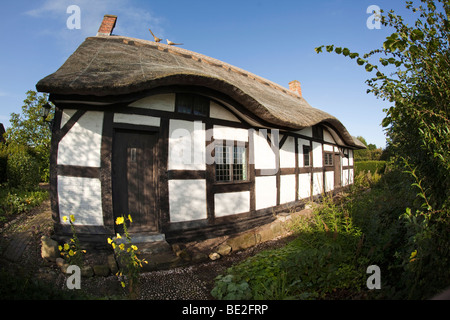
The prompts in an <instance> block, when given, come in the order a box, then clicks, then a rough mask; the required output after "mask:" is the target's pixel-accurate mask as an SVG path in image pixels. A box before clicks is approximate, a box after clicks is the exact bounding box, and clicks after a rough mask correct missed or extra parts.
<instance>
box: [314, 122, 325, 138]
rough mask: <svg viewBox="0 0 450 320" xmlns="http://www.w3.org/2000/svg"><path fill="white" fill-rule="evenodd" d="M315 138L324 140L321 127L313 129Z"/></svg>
mask: <svg viewBox="0 0 450 320" xmlns="http://www.w3.org/2000/svg"><path fill="white" fill-rule="evenodd" d="M312 133H313V138H316V139H320V140H323V128H322V127H321V126H320V125H317V126H313V127H312Z"/></svg>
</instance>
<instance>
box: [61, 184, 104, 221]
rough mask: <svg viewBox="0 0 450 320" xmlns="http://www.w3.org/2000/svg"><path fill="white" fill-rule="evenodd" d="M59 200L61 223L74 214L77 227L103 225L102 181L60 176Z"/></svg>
mask: <svg viewBox="0 0 450 320" xmlns="http://www.w3.org/2000/svg"><path fill="white" fill-rule="evenodd" d="M58 198H59V214H60V217H61V223H67V224H69V221H67V222H64V221H63V220H62V217H63V216H67V217H69V216H70V215H71V214H73V215H74V216H75V224H76V225H86V226H102V225H103V210H102V193H101V183H100V179H92V178H80V177H66V176H58Z"/></svg>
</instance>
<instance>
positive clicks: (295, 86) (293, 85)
mask: <svg viewBox="0 0 450 320" xmlns="http://www.w3.org/2000/svg"><path fill="white" fill-rule="evenodd" d="M289 90H291V91H293V92H295V93H297V94H298V95H299V96H300V97H301V96H302V87H301V86H300V81H298V80H293V81H291V82H289Z"/></svg>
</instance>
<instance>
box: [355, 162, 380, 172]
mask: <svg viewBox="0 0 450 320" xmlns="http://www.w3.org/2000/svg"><path fill="white" fill-rule="evenodd" d="M385 169H386V161H374V160H372V161H355V174H356V175H358V174H359V173H360V172H369V171H370V172H371V173H375V172H378V173H383V172H384V170H385Z"/></svg>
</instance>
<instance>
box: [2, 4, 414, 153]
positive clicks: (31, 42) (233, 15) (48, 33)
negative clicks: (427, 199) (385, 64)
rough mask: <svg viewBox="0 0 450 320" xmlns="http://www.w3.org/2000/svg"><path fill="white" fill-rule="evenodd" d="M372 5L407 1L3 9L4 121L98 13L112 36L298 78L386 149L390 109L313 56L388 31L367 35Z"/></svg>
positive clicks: (353, 77)
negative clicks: (77, 21)
mask: <svg viewBox="0 0 450 320" xmlns="http://www.w3.org/2000/svg"><path fill="white" fill-rule="evenodd" d="M70 5H77V6H79V8H80V10H81V16H80V17H81V28H80V29H68V28H67V24H66V22H67V19H68V18H69V17H70V13H67V8H68V7H69V6H70ZM370 5H378V6H379V7H380V8H382V9H383V10H385V11H388V10H390V9H394V10H395V11H396V12H397V13H399V14H401V15H404V16H407V15H411V13H410V11H407V10H406V9H405V8H404V6H405V5H404V1H399V0H397V1H386V0H382V1H381V0H370V1H366V0H358V1H356V0H354V1H350V0H325V1H300V0H296V1H291V0H279V1H268V0H245V1H244V0H241V1H235V0H228V1H211V0H209V1H206V0H200V1H199V0H192V1H185V0H180V1H179V0H171V1H167V0H152V1H143V0H17V1H8V2H5V1H3V2H2V4H1V6H0V15H1V19H0V30H2V40H1V42H2V46H1V49H0V61H1V63H0V122H1V123H3V124H4V125H5V127H6V128H7V127H8V126H9V119H10V114H11V113H12V112H15V113H20V112H21V106H22V105H23V100H24V99H25V97H26V94H25V93H26V91H28V90H35V85H36V83H37V82H38V81H39V80H40V79H41V78H43V77H45V76H47V75H48V74H50V73H53V72H54V71H56V70H57V69H58V68H59V67H60V66H61V65H62V64H63V63H64V61H65V60H66V59H67V58H68V57H69V56H70V54H71V53H72V52H73V51H75V49H76V48H77V47H78V46H79V45H80V44H81V43H82V42H83V40H84V39H85V38H86V37H89V36H95V35H96V33H97V30H98V28H99V26H100V23H101V21H102V18H103V15H104V14H114V15H117V16H118V20H117V24H116V28H115V29H114V34H118V35H124V36H130V37H135V38H140V39H149V40H152V38H151V35H150V33H149V32H148V28H151V29H152V31H153V32H154V33H155V34H156V35H157V36H159V37H160V38H164V39H170V40H172V41H174V42H182V43H184V45H183V46H182V47H183V48H185V49H188V50H192V51H195V52H198V53H202V54H205V55H208V56H210V57H213V58H216V59H219V60H222V61H224V62H227V63H230V64H232V65H235V66H237V67H240V68H243V69H245V70H248V71H250V72H253V73H255V74H257V75H259V76H262V77H264V78H267V79H269V80H271V81H273V82H276V83H278V84H280V85H282V86H285V87H288V83H289V82H290V81H291V80H294V79H295V80H299V81H300V82H301V85H302V92H303V96H304V98H305V99H306V100H307V101H308V102H309V104H311V105H312V106H313V107H315V108H318V109H322V110H324V111H326V112H328V113H330V114H332V115H334V116H335V117H337V118H338V119H339V120H341V121H342V123H343V124H344V125H345V126H346V127H347V129H348V130H349V132H350V133H351V134H352V135H354V136H360V135H361V136H363V137H364V138H365V139H366V140H367V142H368V143H374V144H376V145H377V146H378V147H384V146H385V136H384V133H383V129H382V127H381V125H380V124H381V120H382V119H383V117H384V112H383V111H382V110H383V108H386V107H389V104H388V103H387V102H384V101H382V100H378V99H376V98H374V97H373V96H372V95H370V94H366V90H367V89H368V87H367V85H366V84H365V80H366V79H368V78H369V77H370V74H369V73H367V72H366V71H365V70H364V68H363V67H360V66H358V65H357V64H356V63H355V61H354V60H350V59H348V58H345V57H343V56H342V55H336V54H329V53H322V54H319V55H318V54H316V53H315V52H314V48H315V47H317V46H320V45H327V44H335V45H338V46H343V47H348V48H349V49H350V50H351V51H354V52H359V53H366V52H369V51H370V50H372V49H376V48H379V47H380V46H381V45H382V42H383V40H384V39H385V38H386V36H388V35H390V34H391V33H392V32H393V31H392V30H389V29H386V28H384V27H382V28H381V29H372V30H371V29H368V28H367V26H366V21H367V19H368V18H369V17H370V14H368V13H366V10H367V8H368V7H369V6H370Z"/></svg>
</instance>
